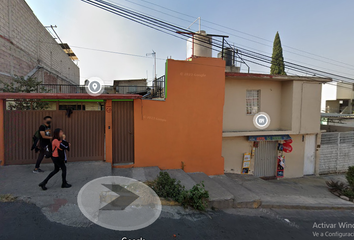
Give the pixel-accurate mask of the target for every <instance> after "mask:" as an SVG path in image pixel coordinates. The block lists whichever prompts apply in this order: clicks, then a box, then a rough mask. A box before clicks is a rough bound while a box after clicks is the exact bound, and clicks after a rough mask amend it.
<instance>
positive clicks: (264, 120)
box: [253, 112, 270, 129]
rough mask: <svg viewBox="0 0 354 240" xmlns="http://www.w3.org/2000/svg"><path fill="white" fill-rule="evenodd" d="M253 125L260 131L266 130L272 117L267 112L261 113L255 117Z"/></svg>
mask: <svg viewBox="0 0 354 240" xmlns="http://www.w3.org/2000/svg"><path fill="white" fill-rule="evenodd" d="M253 124H254V126H255V127H256V128H258V129H266V128H267V127H269V124H270V117H269V115H268V114H267V113H265V112H259V113H257V114H256V115H254V117H253Z"/></svg>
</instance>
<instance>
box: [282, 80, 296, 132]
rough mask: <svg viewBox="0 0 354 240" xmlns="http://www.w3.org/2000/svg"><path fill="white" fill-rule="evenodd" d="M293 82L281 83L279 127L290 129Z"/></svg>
mask: <svg viewBox="0 0 354 240" xmlns="http://www.w3.org/2000/svg"><path fill="white" fill-rule="evenodd" d="M292 100H293V82H282V83H281V103H282V104H281V108H280V111H281V113H280V128H281V129H283V130H291V127H292V119H293V105H292Z"/></svg>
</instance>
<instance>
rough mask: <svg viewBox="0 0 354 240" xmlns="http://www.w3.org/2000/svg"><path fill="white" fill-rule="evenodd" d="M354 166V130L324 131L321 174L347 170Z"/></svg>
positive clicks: (321, 149)
mask: <svg viewBox="0 0 354 240" xmlns="http://www.w3.org/2000/svg"><path fill="white" fill-rule="evenodd" d="M349 166H354V132H332V133H323V134H322V136H321V148H320V174H328V173H339V172H346V171H347V170H348V167H349Z"/></svg>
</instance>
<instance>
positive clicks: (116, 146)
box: [112, 101, 134, 164]
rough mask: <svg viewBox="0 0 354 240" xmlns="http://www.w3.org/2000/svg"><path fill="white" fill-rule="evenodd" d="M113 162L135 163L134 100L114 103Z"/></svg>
mask: <svg viewBox="0 0 354 240" xmlns="http://www.w3.org/2000/svg"><path fill="white" fill-rule="evenodd" d="M112 118H113V119H112V132H113V164H125V163H134V102H133V101H119V102H113V104H112Z"/></svg>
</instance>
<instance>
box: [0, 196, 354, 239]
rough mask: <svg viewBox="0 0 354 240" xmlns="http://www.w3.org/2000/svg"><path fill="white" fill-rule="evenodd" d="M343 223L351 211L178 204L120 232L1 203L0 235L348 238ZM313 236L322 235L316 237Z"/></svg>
mask: <svg viewBox="0 0 354 240" xmlns="http://www.w3.org/2000/svg"><path fill="white" fill-rule="evenodd" d="M345 222H347V223H350V224H351V223H353V212H352V211H349V210H343V211H338V210H337V211H335V210H316V211H313V210H288V209H262V208H260V209H228V210H224V211H211V212H207V213H206V214H203V213H187V214H184V210H183V209H181V207H169V212H164V213H163V214H162V215H161V217H160V218H159V219H158V220H157V221H156V222H155V223H153V224H152V225H150V226H148V227H146V228H143V229H140V230H137V231H129V232H122V231H112V230H109V229H105V228H102V227H99V226H98V225H95V224H92V225H90V226H88V227H78V226H65V225H62V224H58V223H55V222H51V221H49V220H48V219H47V218H46V217H45V216H44V215H43V213H42V212H41V209H40V208H38V207H37V206H35V205H33V204H28V203H24V202H14V203H0V226H1V231H0V239H11V240H22V239H37V240H42V239H43V240H44V239H45V240H46V239H51V240H68V239H70V240H91V239H102V240H110V239H112V240H123V239H135V240H141V239H144V240H169V239H171V240H178V239H183V240H206V239H223V240H224V239H225V240H226V239H230V240H234V239H241V240H242V239H247V240H258V239H259V240H267V239H269V240H276V239H279V240H288V239H301V240H302V239H304V240H307V239H352V238H353V229H351V228H347V229H343V228H339V225H338V223H345ZM315 223H316V224H321V223H326V224H336V227H335V228H331V229H329V228H314V227H313V226H314V224H315ZM317 234H318V235H319V236H321V237H316V235H317ZM321 234H323V235H321ZM340 234H342V235H340ZM343 234H351V236H350V235H349V236H346V237H345V236H343ZM339 236H343V237H339ZM125 237H126V238H125Z"/></svg>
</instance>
